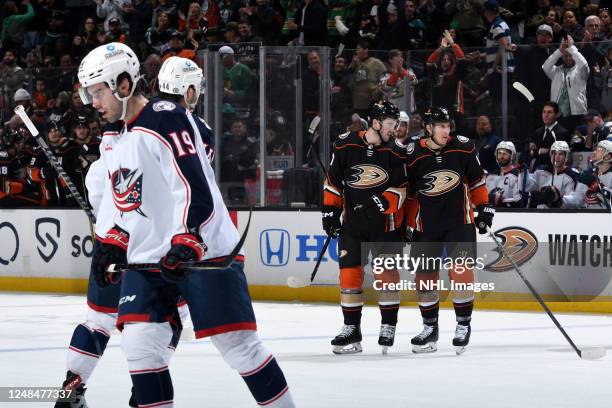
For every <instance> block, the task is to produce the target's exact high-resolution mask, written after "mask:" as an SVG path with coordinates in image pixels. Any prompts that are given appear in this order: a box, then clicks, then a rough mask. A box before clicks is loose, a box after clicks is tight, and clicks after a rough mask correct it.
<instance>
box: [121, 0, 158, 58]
mask: <svg viewBox="0 0 612 408" xmlns="http://www.w3.org/2000/svg"><path fill="white" fill-rule="evenodd" d="M123 15H124V18H125V21H126V22H127V23H128V27H129V28H128V33H129V36H128V39H129V42H130V43H131V44H132V45H133V46H134V47H135V48H136V50H137V52H139V53H140V55H139V59H140V60H141V61H142V59H144V58H145V56H146V55H147V43H146V39H145V35H146V34H147V30H148V29H149V27H150V26H151V18H152V16H153V6H152V5H151V2H150V1H148V0H132V2H131V3H125V4H123Z"/></svg>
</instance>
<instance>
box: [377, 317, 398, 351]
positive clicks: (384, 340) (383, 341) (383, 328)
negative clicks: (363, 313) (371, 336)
mask: <svg viewBox="0 0 612 408" xmlns="http://www.w3.org/2000/svg"><path fill="white" fill-rule="evenodd" d="M394 340H395V326H393V325H390V324H381V325H380V335H379V336H378V344H379V345H380V346H382V353H383V354H387V350H388V349H389V347H391V346H393V341H394Z"/></svg>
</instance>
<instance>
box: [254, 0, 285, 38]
mask: <svg viewBox="0 0 612 408" xmlns="http://www.w3.org/2000/svg"><path fill="white" fill-rule="evenodd" d="M248 19H249V21H250V22H251V25H252V26H253V31H254V32H255V34H257V36H258V37H260V38H261V40H262V42H263V44H264V45H277V44H278V39H279V38H280V33H281V26H280V24H279V22H278V20H277V18H276V10H274V8H273V7H272V6H271V5H270V0H257V8H256V9H255V12H254V13H253V14H252V15H251V16H249V17H248Z"/></svg>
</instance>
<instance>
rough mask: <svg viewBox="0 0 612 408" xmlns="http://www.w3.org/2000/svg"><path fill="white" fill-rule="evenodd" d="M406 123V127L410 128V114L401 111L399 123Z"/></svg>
mask: <svg viewBox="0 0 612 408" xmlns="http://www.w3.org/2000/svg"><path fill="white" fill-rule="evenodd" d="M402 122H403V123H405V124H406V126H408V125H409V124H410V118H409V117H408V114H407V113H406V112H404V111H400V115H399V123H402Z"/></svg>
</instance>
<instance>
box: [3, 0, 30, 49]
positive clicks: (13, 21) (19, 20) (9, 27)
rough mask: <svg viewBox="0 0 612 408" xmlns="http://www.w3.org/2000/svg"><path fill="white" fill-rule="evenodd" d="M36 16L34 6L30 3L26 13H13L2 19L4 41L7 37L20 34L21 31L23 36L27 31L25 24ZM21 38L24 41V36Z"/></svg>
mask: <svg viewBox="0 0 612 408" xmlns="http://www.w3.org/2000/svg"><path fill="white" fill-rule="evenodd" d="M34 16H35V14H34V7H32V5H31V4H30V3H28V11H27V12H26V13H25V14H13V15H12V16H8V17H6V18H5V19H4V20H3V21H2V37H1V39H2V41H3V42H4V41H6V38H7V37H12V38H14V37H16V36H19V34H20V33H21V36H22V37H23V32H24V31H25V24H26V23H27V22H28V21H30V20H31V19H33V18H34ZM21 40H22V41H23V38H21Z"/></svg>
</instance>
